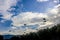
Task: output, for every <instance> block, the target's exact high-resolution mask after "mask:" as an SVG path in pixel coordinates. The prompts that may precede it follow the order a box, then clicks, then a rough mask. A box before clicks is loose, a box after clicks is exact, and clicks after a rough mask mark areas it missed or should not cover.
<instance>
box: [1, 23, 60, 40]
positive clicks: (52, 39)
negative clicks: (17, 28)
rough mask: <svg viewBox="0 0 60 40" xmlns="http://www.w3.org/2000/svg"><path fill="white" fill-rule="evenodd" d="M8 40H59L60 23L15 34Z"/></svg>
mask: <svg viewBox="0 0 60 40" xmlns="http://www.w3.org/2000/svg"><path fill="white" fill-rule="evenodd" d="M0 39H3V37H2V36H0ZM7 40H8V39H7ZM9 40H60V25H59V24H58V25H57V26H54V27H52V28H47V29H43V30H39V31H38V32H35V33H30V34H26V35H18V36H17V35H16V36H13V37H12V38H10V39H9Z"/></svg>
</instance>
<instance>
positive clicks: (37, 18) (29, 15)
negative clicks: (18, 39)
mask: <svg viewBox="0 0 60 40" xmlns="http://www.w3.org/2000/svg"><path fill="white" fill-rule="evenodd" d="M59 5H60V4H59ZM59 15H60V13H59V6H58V5H56V6H55V7H54V8H53V9H50V10H49V11H48V12H47V13H33V12H24V13H21V14H19V15H17V16H15V17H13V18H12V21H13V23H12V24H13V26H16V28H18V27H20V28H21V27H22V26H23V24H27V25H28V26H29V25H36V24H38V25H39V26H38V27H37V29H38V30H40V29H44V28H47V27H49V28H50V27H52V26H54V25H56V24H58V23H60V22H59V20H60V16H59ZM43 18H46V20H47V22H43ZM19 30H20V29H18V31H17V30H16V31H15V33H17V32H19ZM20 31H21V34H26V33H30V32H36V31H37V30H33V29H30V28H29V27H27V28H26V30H24V31H23V30H20ZM22 31H23V32H22ZM24 32H25V33H24ZM12 33H13V32H12Z"/></svg>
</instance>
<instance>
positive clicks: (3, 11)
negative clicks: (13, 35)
mask: <svg viewBox="0 0 60 40" xmlns="http://www.w3.org/2000/svg"><path fill="white" fill-rule="evenodd" d="M13 1H14V2H13ZM58 5H60V4H59V0H7V1H6V0H3V1H2V0H0V31H7V30H12V29H14V28H16V27H20V29H22V30H23V29H24V28H25V29H26V27H24V28H23V27H22V26H24V25H23V24H25V23H26V24H28V27H27V29H26V30H28V29H30V30H33V31H35V30H34V28H35V29H36V28H37V27H36V26H37V25H40V24H39V22H41V21H43V20H42V18H44V17H46V18H47V20H48V17H54V15H55V16H56V14H53V12H54V13H57V11H56V10H57V8H56V7H55V6H58ZM49 13H51V15H49ZM52 15H53V16H52ZM51 20H53V19H51ZM51 20H50V19H49V21H51ZM51 22H52V21H51ZM52 23H53V22H52ZM36 24H37V25H36ZM43 24H44V23H43ZM44 25H45V24H44ZM29 26H31V27H29ZM16 29H17V28H16ZM26 30H25V31H26ZM17 31H18V30H17Z"/></svg>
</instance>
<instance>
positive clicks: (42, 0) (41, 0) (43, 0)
mask: <svg viewBox="0 0 60 40" xmlns="http://www.w3.org/2000/svg"><path fill="white" fill-rule="evenodd" d="M37 1H38V2H47V1H49V0H37Z"/></svg>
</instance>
